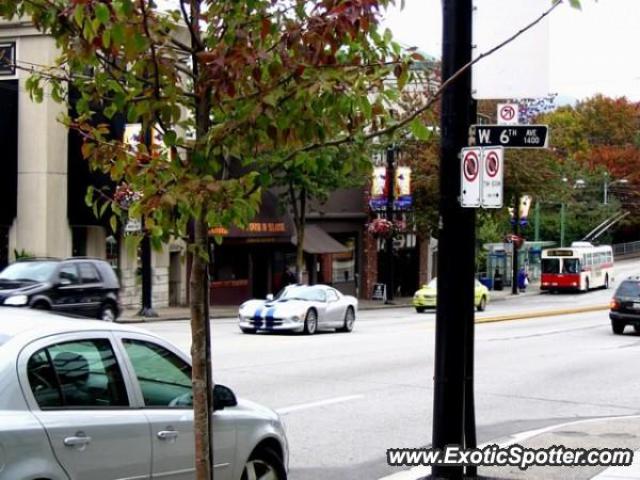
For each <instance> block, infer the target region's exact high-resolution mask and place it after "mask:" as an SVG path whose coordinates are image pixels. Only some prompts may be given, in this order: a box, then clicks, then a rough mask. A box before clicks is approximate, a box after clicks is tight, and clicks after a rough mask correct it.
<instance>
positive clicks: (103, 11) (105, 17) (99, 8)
mask: <svg viewBox="0 0 640 480" xmlns="http://www.w3.org/2000/svg"><path fill="white" fill-rule="evenodd" d="M110 17H111V12H110V11H109V7H107V6H106V5H105V4H104V3H98V4H96V18H97V19H98V20H100V23H102V24H103V25H104V24H106V23H107V22H108V21H109V18H110Z"/></svg>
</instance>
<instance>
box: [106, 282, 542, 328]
mask: <svg viewBox="0 0 640 480" xmlns="http://www.w3.org/2000/svg"><path fill="white" fill-rule="evenodd" d="M539 293H540V289H539V288H538V287H535V286H534V287H531V286H530V287H529V288H527V291H526V292H522V293H519V294H518V295H513V294H512V293H511V289H510V287H509V288H507V289H504V290H501V291H495V290H492V291H490V292H489V294H490V296H491V297H490V303H491V302H500V301H503V300H516V299H518V298H521V297H524V296H531V295H538V294H539ZM411 302H412V297H398V298H395V299H394V300H393V301H392V302H391V303H390V304H384V303H382V301H380V300H359V301H358V308H359V310H378V309H385V308H412V304H411ZM238 308H239V305H211V306H210V315H209V316H210V318H211V319H221V318H236V316H237V315H238ZM155 310H156V313H157V314H158V317H140V316H138V312H137V310H133V309H125V310H124V312H123V313H122V315H121V316H120V318H118V322H120V323H144V322H159V321H171V320H188V319H189V318H190V317H191V315H190V313H189V308H188V307H167V308H157V309H155Z"/></svg>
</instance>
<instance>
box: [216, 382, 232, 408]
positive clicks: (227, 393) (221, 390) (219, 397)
mask: <svg viewBox="0 0 640 480" xmlns="http://www.w3.org/2000/svg"><path fill="white" fill-rule="evenodd" d="M236 405H238V400H237V399H236V395H235V393H233V390H231V389H230V388H229V387H225V386H224V385H215V386H214V387H213V409H214V410H224V409H225V408H226V407H235V406H236Z"/></svg>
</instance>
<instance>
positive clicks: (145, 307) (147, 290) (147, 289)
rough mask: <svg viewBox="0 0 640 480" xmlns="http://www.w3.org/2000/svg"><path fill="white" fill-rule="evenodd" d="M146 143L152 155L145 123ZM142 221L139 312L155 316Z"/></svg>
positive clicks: (148, 242)
mask: <svg viewBox="0 0 640 480" xmlns="http://www.w3.org/2000/svg"><path fill="white" fill-rule="evenodd" d="M142 127H143V132H142V135H143V138H144V144H145V146H146V147H147V154H148V155H151V149H152V148H153V145H152V144H153V139H152V135H153V132H152V128H151V127H149V126H148V125H144V124H143V126H142ZM141 223H142V240H141V242H140V261H141V263H142V307H141V308H140V311H139V312H138V315H139V316H141V317H148V318H154V317H157V316H158V314H157V313H156V311H155V310H154V309H153V294H152V290H153V271H152V268H151V237H149V233H147V232H146V231H145V228H144V217H143V218H142V220H141Z"/></svg>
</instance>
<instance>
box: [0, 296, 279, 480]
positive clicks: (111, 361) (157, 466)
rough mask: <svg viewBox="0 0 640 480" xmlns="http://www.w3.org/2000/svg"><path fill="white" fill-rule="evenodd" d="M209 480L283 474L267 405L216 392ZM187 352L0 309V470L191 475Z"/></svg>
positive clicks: (123, 333) (180, 479) (123, 330)
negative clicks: (212, 472) (212, 463)
mask: <svg viewBox="0 0 640 480" xmlns="http://www.w3.org/2000/svg"><path fill="white" fill-rule="evenodd" d="M214 403H215V406H214V409H215V411H214V415H213V435H214V461H215V478H216V480H248V479H266V480H286V477H287V465H288V445H287V440H286V435H285V432H284V428H283V424H282V422H281V420H280V418H279V416H278V415H277V414H276V413H275V412H273V411H272V410H270V409H268V408H266V407H262V406H259V405H256V404H254V403H251V402H248V401H245V400H238V399H236V397H235V395H234V394H233V392H232V391H231V390H230V389H228V388H226V387H223V386H221V385H217V386H216V388H215V391H214ZM194 477H195V473H194V435H193V408H192V396H191V363H190V358H189V356H188V355H186V354H185V353H183V352H181V351H180V350H179V349H177V348H176V347H174V346H173V345H171V344H169V343H168V342H166V341H164V340H163V339H161V338H158V337H156V336H154V335H152V334H150V333H147V332H146V331H144V330H140V329H137V328H133V327H127V326H124V325H117V324H110V323H105V322H99V321H93V320H89V321H87V320H81V321H80V320H72V319H66V318H62V317H58V316H55V315H52V314H49V313H46V312H39V311H33V310H17V309H11V308H4V307H0V479H1V480H31V479H36V478H37V479H47V480H63V479H65V480H70V479H78V480H84V479H91V480H103V479H104V480H107V479H109V480H112V479H124V478H127V479H151V478H163V479H173V480H186V479H189V480H191V479H193V478H194Z"/></svg>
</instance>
